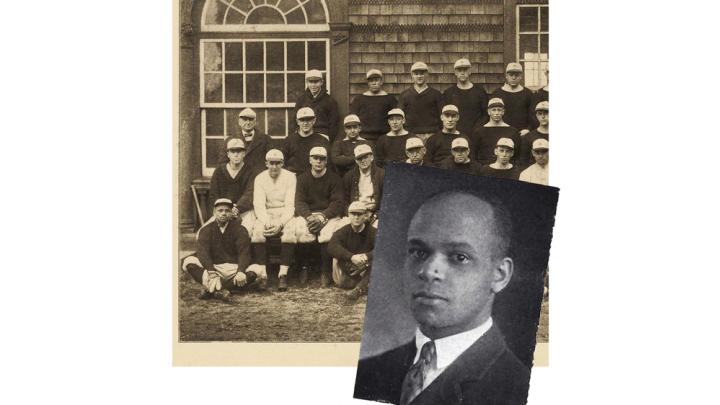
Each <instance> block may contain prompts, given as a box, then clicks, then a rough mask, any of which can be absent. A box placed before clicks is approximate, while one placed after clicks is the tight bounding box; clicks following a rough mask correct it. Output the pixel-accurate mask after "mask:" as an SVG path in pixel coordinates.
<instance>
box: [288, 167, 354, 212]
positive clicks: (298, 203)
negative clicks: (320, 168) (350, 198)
mask: <svg viewBox="0 0 720 405" xmlns="http://www.w3.org/2000/svg"><path fill="white" fill-rule="evenodd" d="M344 211H345V202H344V192H343V187H342V179H341V178H340V176H338V175H337V174H336V173H333V172H332V171H330V170H326V171H325V174H324V175H323V176H322V177H319V178H316V177H314V176H313V175H312V173H311V172H310V171H307V172H305V173H302V174H301V175H299V176H298V178H297V188H296V189H295V215H299V216H301V217H303V218H307V217H308V216H310V214H312V213H313V212H322V214H323V215H324V216H325V218H327V219H330V218H335V217H340V216H342V215H343V213H344Z"/></svg>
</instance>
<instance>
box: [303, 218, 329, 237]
mask: <svg viewBox="0 0 720 405" xmlns="http://www.w3.org/2000/svg"><path fill="white" fill-rule="evenodd" d="M307 222H308V230H309V231H310V233H318V232H320V230H321V229H322V228H323V227H324V226H325V224H326V223H327V219H325V217H324V216H323V215H322V214H313V215H310V216H309V217H307Z"/></svg>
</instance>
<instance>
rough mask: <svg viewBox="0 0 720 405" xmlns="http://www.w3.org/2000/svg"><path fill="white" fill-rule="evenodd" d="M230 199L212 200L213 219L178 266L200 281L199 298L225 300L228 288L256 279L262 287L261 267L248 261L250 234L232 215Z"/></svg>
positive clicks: (263, 271) (240, 285) (263, 273)
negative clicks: (189, 254) (193, 250)
mask: <svg viewBox="0 0 720 405" xmlns="http://www.w3.org/2000/svg"><path fill="white" fill-rule="evenodd" d="M232 209H233V202H232V201H231V200H230V199H228V198H220V199H218V200H217V201H215V204H214V208H213V215H214V216H215V221H213V222H208V223H207V224H205V225H204V226H203V227H202V228H200V231H198V238H197V253H195V254H194V255H191V256H188V257H186V258H185V260H183V264H182V269H183V270H184V271H186V272H187V273H188V274H190V276H191V277H192V278H193V280H195V281H197V282H198V283H200V284H202V286H203V291H202V294H200V299H209V298H217V299H220V300H223V301H227V300H228V299H229V298H230V289H231V288H233V287H238V288H241V287H245V286H248V285H250V284H252V283H253V282H255V280H259V285H260V288H261V289H264V287H265V282H266V280H267V276H266V274H265V269H264V268H262V267H260V266H257V265H250V262H251V259H252V258H251V257H250V235H249V234H248V231H247V230H246V229H245V227H243V226H242V225H241V224H240V221H239V220H237V219H234V217H233V213H232Z"/></svg>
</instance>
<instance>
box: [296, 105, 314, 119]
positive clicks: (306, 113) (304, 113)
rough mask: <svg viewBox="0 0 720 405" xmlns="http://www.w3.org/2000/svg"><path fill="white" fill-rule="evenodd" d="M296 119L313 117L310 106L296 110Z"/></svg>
mask: <svg viewBox="0 0 720 405" xmlns="http://www.w3.org/2000/svg"><path fill="white" fill-rule="evenodd" d="M296 116H297V119H303V118H315V111H313V109H312V108H310V107H303V108H301V109H299V110H298V112H297V114H296Z"/></svg>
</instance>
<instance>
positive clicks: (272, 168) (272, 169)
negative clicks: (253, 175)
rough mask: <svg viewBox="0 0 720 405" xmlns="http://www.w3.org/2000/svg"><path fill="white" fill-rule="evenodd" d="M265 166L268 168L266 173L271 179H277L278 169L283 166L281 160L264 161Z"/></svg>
mask: <svg viewBox="0 0 720 405" xmlns="http://www.w3.org/2000/svg"><path fill="white" fill-rule="evenodd" d="M265 167H267V169H268V173H269V174H270V177H271V178H273V179H277V177H278V176H279V175H280V170H281V169H282V167H283V162H282V161H279V162H277V161H268V160H266V161H265Z"/></svg>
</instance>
